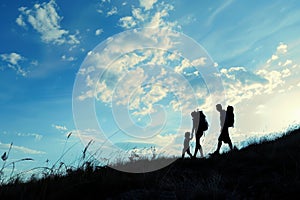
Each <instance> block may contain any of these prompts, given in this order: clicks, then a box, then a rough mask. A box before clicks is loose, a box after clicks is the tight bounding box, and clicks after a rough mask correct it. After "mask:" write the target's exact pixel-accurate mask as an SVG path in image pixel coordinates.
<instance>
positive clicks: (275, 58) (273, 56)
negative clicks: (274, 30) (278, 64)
mask: <svg viewBox="0 0 300 200" xmlns="http://www.w3.org/2000/svg"><path fill="white" fill-rule="evenodd" d="M278 58H279V57H278V55H272V57H271V58H270V59H269V60H267V63H268V64H270V63H271V62H272V61H274V60H277V59H278Z"/></svg>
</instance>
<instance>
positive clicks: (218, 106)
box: [216, 104, 222, 112]
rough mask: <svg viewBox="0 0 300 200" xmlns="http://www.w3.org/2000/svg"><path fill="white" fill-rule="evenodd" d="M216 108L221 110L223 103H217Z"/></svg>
mask: <svg viewBox="0 0 300 200" xmlns="http://www.w3.org/2000/svg"><path fill="white" fill-rule="evenodd" d="M216 109H217V111H219V112H220V111H221V110H222V105H221V104H217V105H216Z"/></svg>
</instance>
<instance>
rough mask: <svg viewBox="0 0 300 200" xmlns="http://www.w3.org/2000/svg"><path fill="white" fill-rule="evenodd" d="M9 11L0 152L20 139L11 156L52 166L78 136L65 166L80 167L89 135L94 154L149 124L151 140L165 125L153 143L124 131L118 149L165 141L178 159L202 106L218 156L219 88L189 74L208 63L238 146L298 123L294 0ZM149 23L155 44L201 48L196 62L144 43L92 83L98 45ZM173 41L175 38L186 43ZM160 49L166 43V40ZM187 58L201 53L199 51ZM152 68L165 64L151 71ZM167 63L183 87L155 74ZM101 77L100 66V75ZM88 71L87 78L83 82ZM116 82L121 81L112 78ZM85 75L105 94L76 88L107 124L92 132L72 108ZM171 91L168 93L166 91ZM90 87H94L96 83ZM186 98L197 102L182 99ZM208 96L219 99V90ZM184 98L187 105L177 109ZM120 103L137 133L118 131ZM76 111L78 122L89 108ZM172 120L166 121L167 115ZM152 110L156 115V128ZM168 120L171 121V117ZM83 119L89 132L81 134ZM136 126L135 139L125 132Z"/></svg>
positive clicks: (4, 26) (105, 2)
mask: <svg viewBox="0 0 300 200" xmlns="http://www.w3.org/2000/svg"><path fill="white" fill-rule="evenodd" d="M0 9H1V12H0V20H1V22H0V23H1V37H0V44H1V49H0V81H1V82H0V83H1V84H0V91H1V92H0V149H1V151H7V149H8V147H9V144H10V142H14V147H15V148H13V152H12V153H11V159H18V158H22V157H28V156H29V157H32V158H34V159H35V161H34V165H43V164H44V161H45V160H46V159H50V161H51V162H55V159H56V158H57V157H58V155H60V153H61V152H62V150H63V148H64V142H65V139H66V135H67V134H68V133H69V132H70V131H72V132H73V133H74V135H73V136H72V137H70V141H68V143H67V145H69V146H71V145H72V144H74V143H76V142H78V144H77V145H76V146H75V147H74V149H72V153H70V155H68V156H69V157H68V156H67V158H66V160H72V159H74V157H75V158H76V156H78V154H80V152H81V151H82V149H83V148H84V145H86V144H87V143H88V141H89V140H90V139H95V138H96V139H99V141H98V142H99V144H98V143H97V142H95V144H94V146H95V147H92V148H95V149H97V147H96V146H97V145H98V146H99V145H100V144H102V142H103V141H102V140H103V139H105V137H109V136H110V135H111V134H113V133H114V131H116V130H118V128H120V127H118V126H121V129H122V128H123V129H122V130H123V131H124V133H125V132H126V131H127V134H129V135H130V134H133V135H134V136H137V135H136V134H140V132H141V130H143V128H145V127H146V126H147V125H149V124H151V123H152V122H156V124H155V123H154V125H153V126H150V129H147V130H145V132H143V131H142V132H143V133H144V134H145V135H146V136H149V135H147V134H150V133H151V131H153V130H158V129H159V126H160V125H162V124H164V125H166V126H163V127H164V128H163V129H162V130H163V131H161V129H159V130H160V131H161V132H160V134H157V135H155V137H154V138H152V139H149V141H146V140H144V139H141V138H138V137H143V135H141V134H140V135H138V137H135V138H130V137H129V136H128V135H127V136H125V135H126V134H121V133H118V134H117V135H115V136H114V137H112V138H110V139H111V141H112V143H118V144H120V142H121V143H122V142H123V143H126V142H128V143H129V142H130V144H132V143H136V144H139V145H140V144H141V142H144V143H145V146H147V145H146V143H147V144H155V145H156V146H157V147H158V148H162V149H163V147H164V144H166V143H168V145H169V146H168V148H167V151H168V154H170V155H173V154H178V152H179V154H180V151H181V148H182V142H183V132H184V131H185V130H190V129H191V127H190V126H191V119H190V116H189V112H191V111H192V110H193V109H196V108H199V109H203V110H204V111H205V113H207V115H208V116H209V119H210V120H211V126H210V130H209V132H208V136H207V138H206V139H205V141H204V142H205V143H204V145H206V147H204V149H205V151H206V152H209V151H210V150H211V149H214V148H215V145H216V141H215V139H216V137H217V135H218V124H219V122H215V120H216V119H217V118H215V115H217V113H216V111H215V110H214V105H212V102H214V101H212V98H209V94H208V93H207V91H208V90H207V89H209V88H207V87H209V85H210V84H211V83H206V85H205V84H204V83H205V80H203V77H201V76H199V75H197V74H196V75H195V74H194V75H192V74H193V73H194V72H195V69H196V68H193V67H192V65H193V66H198V67H199V66H200V67H201V66H206V64H207V66H206V67H208V65H209V63H210V67H212V68H213V70H214V71H215V72H216V73H215V74H214V75H215V76H216V77H218V78H219V79H221V80H222V84H223V86H224V88H225V89H224V94H223V95H225V99H226V101H225V102H224V106H225V105H226V104H230V105H234V106H235V111H236V116H237V121H236V127H235V128H234V129H233V130H232V139H233V141H234V142H235V144H236V145H237V146H241V145H242V143H243V142H244V141H247V140H248V139H249V138H253V137H261V136H263V135H267V134H269V133H272V132H279V131H281V130H283V129H284V128H286V127H288V126H289V125H291V124H296V123H299V119H300V106H299V105H298V103H297V99H298V98H297V97H298V96H299V94H300V93H299V91H300V81H299V72H300V64H299V57H298V55H299V54H300V48H299V45H300V39H299V33H300V15H299V11H300V3H299V2H298V1H296V0H295V1H292V0H291V1H279V0H278V1H272V2H270V1H266V0H265V1H250V0H249V1H237V0H228V1H220V0H217V1H208V0H201V1H190V2H188V3H187V2H186V1H182V0H181V1H180V0H175V1H165V2H164V1H159V0H149V1H146V0H136V1H126V0H122V1H121V0H120V1H119V0H118V1H113V0H102V1H101V0H98V1H96V0H93V1H83V0H79V1H76V2H69V1H59V0H56V1H54V0H51V1H26V2H25V1H22V2H19V1H8V0H4V1H1V3H0ZM149 27H151V28H152V29H154V30H156V29H157V30H160V31H161V32H157V33H156V34H157V35H159V36H157V38H160V39H161V38H162V39H166V38H165V35H164V34H163V33H164V32H163V31H166V30H170V31H174V32H176V33H178V34H179V35H180V34H183V35H184V36H187V37H189V38H190V39H191V41H193V42H195V43H197V44H200V45H201V46H202V47H199V48H200V50H199V51H201V55H199V59H198V60H197V59H195V60H184V58H182V57H180V55H174V58H173V57H172V56H171V54H172V53H170V52H169V53H168V52H165V51H163V50H162V49H156V50H153V51H147V50H140V49H138V47H139V46H136V50H134V51H131V52H127V54H124V55H122V56H121V57H120V58H118V59H116V60H115V61H114V63H112V65H111V67H110V68H109V69H108V70H107V73H106V74H105V75H104V76H103V77H101V78H99V77H93V76H92V74H89V73H88V72H86V71H87V70H88V67H89V66H92V65H93V63H92V64H91V63H89V64H90V65H88V62H89V59H91V60H93V57H92V56H93V55H96V54H97V53H100V54H101V53H102V52H101V51H102V50H103V49H101V47H99V46H98V48H96V47H97V45H98V44H100V43H101V42H104V43H105V42H106V43H105V45H107V47H110V48H112V47H111V46H109V45H111V44H109V41H110V38H113V39H117V38H118V37H119V36H120V35H118V34H121V33H123V32H124V31H129V33H130V31H132V30H133V29H135V28H141V29H143V28H149ZM127 33H128V32H127ZM160 33H161V34H160ZM144 35H146V33H144ZM154 35H155V34H154ZM167 35H168V34H167ZM176 37H177V36H175V39H174V38H173V40H178V41H179V39H178V38H179V37H177V39H176ZM132 41H135V43H134V42H132V43H129V42H128V41H123V42H124V43H125V44H121V43H117V44H118V45H119V46H118V47H117V48H116V47H115V49H113V48H112V49H113V50H116V49H121V50H122V49H126V48H127V46H130V44H132V45H134V44H138V43H139V42H141V41H139V39H138V38H137V39H136V40H132ZM163 42H164V41H163ZM128 43H129V44H128ZM173 43H174V41H173ZM102 44H103V43H102ZM126 45H127V46H126ZM159 45H162V46H160V47H166V45H169V44H167V43H164V44H159ZM164 45H165V46H164ZM185 48H186V49H188V48H189V47H188V46H185ZM133 49H134V48H133ZM166 49H168V48H167V47H166ZM190 52H191V54H192V52H193V49H190ZM112 55H113V54H112ZM191 57H192V56H191ZM154 58H155V59H154ZM111 59H112V58H111ZM147 59H148V60H147ZM193 61H194V62H193ZM91 62H92V61H91ZM93 62H95V63H94V64H95V66H96V68H97V63H98V62H100V61H99V60H97V59H96V57H95V60H94V61H93ZM125 62H126V63H127V64H128V63H129V64H128V66H129V65H130V64H131V65H130V66H131V67H132V68H122V70H123V71H122V70H119V74H116V73H115V71H114V70H116V69H118V67H119V66H121V64H122V63H125ZM120 63H121V64H120ZM133 63H135V65H134V64H133ZM143 65H145V66H146V65H148V66H149V65H154V66H155V67H156V68H155V69H154V71H151V68H148V67H144V68H143ZM128 66H127V67H128ZM130 66H129V67H130ZM133 66H134V67H133ZM164 67H166V68H165V69H166V71H167V72H168V73H171V74H167V76H168V77H172V78H174V79H169V80H168V79H166V78H164V77H160V78H159V77H158V76H159V75H163V74H164V71H160V73H158V74H156V72H157V71H159V70H161V69H163V68H164ZM90 69H92V68H90ZM197 69H199V68H197ZM200 69H201V68H200ZM80 70H85V72H83V71H80ZM98 70H100V71H101V70H103V69H102V68H101V67H100V68H99V69H98ZM101 72H103V71H101ZM97 73H99V71H97ZM176 73H177V75H176ZM189 73H190V75H189ZM200 73H201V71H200ZM80 74H84V77H83V78H80ZM89 75H90V76H89ZM154 75H155V76H156V78H157V79H155V80H154V81H153V80H152V82H151V81H150V78H149V76H150V77H151V76H154ZM88 76H89V79H88ZM114 76H116V77H117V78H115V79H113V77H114ZM120 77H123V78H124V77H125V79H121V78H120ZM126 77H127V78H126ZM146 77H148V79H147V78H146ZM93 78H95V79H93ZM78 79H81V81H82V83H84V84H88V83H90V84H92V86H93V87H94V86H95V85H96V84H97V83H96V82H97V81H99V82H98V83H100V86H101V87H102V89H101V87H100V89H99V88H98V89H99V90H98V91H96V92H95V94H92V95H88V94H86V93H84V92H87V91H79V92H81V93H82V96H81V101H83V102H84V101H85V100H86V101H89V99H90V103H91V102H92V103H93V105H94V104H95V107H96V118H97V119H96V121H98V123H99V124H100V128H99V127H96V128H95V127H89V126H90V125H89V122H90V120H89V118H86V119H82V118H81V119H79V120H82V123H81V122H79V123H78V122H77V121H76V120H78V119H74V118H73V114H74V109H73V108H72V107H73V106H74V105H72V103H74V102H75V104H76V102H77V101H78V102H81V101H79V96H80V95H79V96H76V94H77V93H76V92H75V93H73V90H74V88H76V80H78ZM204 79H205V77H204ZM176 80H179V82H178V83H177V82H176ZM117 81H123V84H124V85H126V86H128V87H126V88H122V87H121V88H120V90H121V91H125V94H124V95H123V96H122V95H121V94H122V92H117V93H116V94H114V95H112V93H110V92H113V91H117V90H112V89H116V88H118V87H119V85H118V84H117V83H118V82H117ZM143 81H148V83H151V84H152V85H151V84H150V85H149V87H148V88H147V86H142V85H143ZM163 81H165V82H163ZM167 81H169V82H167ZM184 81H187V82H184ZM109 82H110V83H109ZM170 82H172V83H173V84H174V85H176V84H179V83H183V82H184V83H186V84H187V85H186V84H183V85H184V88H183V89H182V90H180V89H179V87H180V86H178V85H176V86H174V85H168V84H170ZM114 84H115V85H114ZM130 84H131V85H132V86H130ZM164 84H165V85H167V86H166V87H161V86H164ZM189 84H190V86H191V88H193V94H192V93H191V94H190V95H196V97H195V99H196V100H195V99H194V100H195V101H194V100H193V98H192V96H189V91H192V90H187V89H186V88H187V87H189V86H188V85H189ZM213 84H214V83H213ZM138 86H142V87H138ZM153 86H155V87H153ZM82 87H83V88H86V89H88V87H87V85H84V86H82ZM93 87H92V88H93ZM103 88H106V89H103ZM107 88H108V89H107ZM166 88H167V89H166ZM109 89H110V90H109ZM152 89H153V90H152ZM150 91H153V92H152V93H151V92H150ZM126 92H127V93H126ZM128 92H132V93H130V95H131V96H127V94H129V93H128ZM143 92H147V93H148V95H145V93H143ZM172 95H175V96H176V95H177V96H176V98H175V97H173V96H172ZM183 96H185V97H191V98H190V99H189V98H187V99H184V98H183ZM221 96H222V95H221ZM108 97H113V98H114V99H115V101H112V100H111V99H110V98H108ZM210 97H215V96H214V95H213V91H211V96H210ZM128 98H129V101H127V102H126V100H128ZM176 99H177V100H178V99H179V100H180V99H181V101H184V102H182V104H181V106H182V107H180V108H179V109H178V105H179V104H177V103H178V101H177V100H176ZM172 100H174V101H172ZM155 104H158V107H155ZM112 105H115V107H112ZM120 105H123V106H125V107H124V108H128V106H129V114H130V117H131V118H130V119H131V120H133V122H132V125H133V126H136V127H131V128H128V130H127V129H126V128H125V129H126V130H125V129H124V127H123V126H125V125H122V124H120V123H119V121H120V119H119V118H118V117H121V118H122V117H123V118H124V116H123V115H118V114H117V115H115V114H116V113H112V110H114V109H116V108H118V109H122V108H121V107H120V108H119V107H118V106H120ZM126 106H127V107H126ZM75 107H76V106H75ZM143 107H144V108H145V109H144V110H143ZM75 109H76V108H75ZM163 110H164V111H163ZM160 111H161V112H160ZM75 112H79V115H81V113H80V112H81V111H78V110H75ZM126 112H127V111H126V110H124V112H123V114H124V115H126ZM163 113H165V114H166V113H167V116H168V117H166V116H163ZM148 114H153V116H154V117H153V116H152V121H151V118H149V117H150V116H149V115H148ZM161 114H162V115H161ZM279 115H281V116H280V117H279ZM75 116H76V114H75ZM162 116H163V117H166V118H165V119H164V120H162V118H160V117H162ZM75 118H76V117H75ZM282 118H283V119H282ZM155 119H156V121H155ZM118 120H119V121H118ZM74 121H75V122H74ZM121 121H122V120H121ZM124 121H125V120H124ZM160 122H165V123H161V124H160ZM76 123H78V124H79V125H78V126H82V127H84V128H81V127H78V126H77V127H76V126H75V124H76ZM82 124H83V125H82ZM254 124H255V125H254ZM91 126H94V124H93V125H91ZM98 128H99V130H98ZM148 128H149V127H148ZM156 128H158V129H156ZM88 130H89V131H88ZM130 130H131V133H128V132H130ZM121 132H122V131H121ZM100 133H101V134H102V135H101V136H99V134H100ZM103 135H104V136H105V137H104V138H103ZM145 135H144V136H145ZM131 136H132V135H131ZM98 137H99V138H98ZM79 138H81V140H82V143H81V142H79V141H80V140H79ZM114 138H115V139H114ZM96 139H95V140H96ZM139 145H137V146H139ZM107 148H108V149H109V148H111V147H107ZM28 165H30V164H28ZM27 167H29V166H27Z"/></svg>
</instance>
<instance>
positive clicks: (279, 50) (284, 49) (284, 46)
mask: <svg viewBox="0 0 300 200" xmlns="http://www.w3.org/2000/svg"><path fill="white" fill-rule="evenodd" d="M287 48H288V45H287V44H284V43H282V42H281V43H280V44H279V45H278V47H277V51H276V53H277V54H285V53H287Z"/></svg>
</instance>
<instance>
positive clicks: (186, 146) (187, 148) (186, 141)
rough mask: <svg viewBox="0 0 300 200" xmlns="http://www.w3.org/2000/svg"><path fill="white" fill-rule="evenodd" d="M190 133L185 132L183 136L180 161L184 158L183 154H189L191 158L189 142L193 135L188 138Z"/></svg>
mask: <svg viewBox="0 0 300 200" xmlns="http://www.w3.org/2000/svg"><path fill="white" fill-rule="evenodd" d="M190 135H191V133H190V132H185V134H184V137H185V139H184V142H183V150H182V159H183V158H184V155H185V152H186V153H187V154H189V156H190V157H191V158H192V157H193V156H192V154H191V152H190V141H191V140H192V139H193V134H192V136H190Z"/></svg>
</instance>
